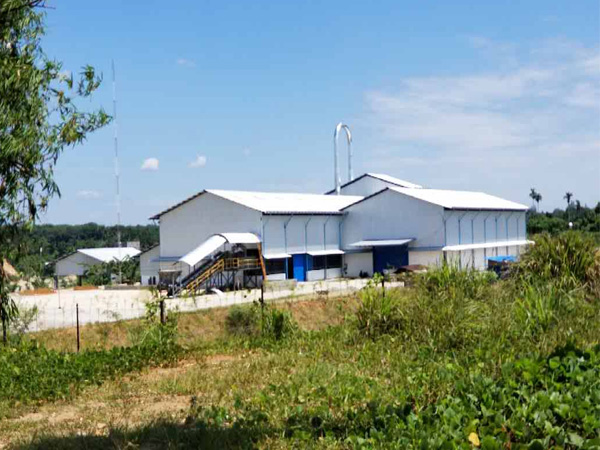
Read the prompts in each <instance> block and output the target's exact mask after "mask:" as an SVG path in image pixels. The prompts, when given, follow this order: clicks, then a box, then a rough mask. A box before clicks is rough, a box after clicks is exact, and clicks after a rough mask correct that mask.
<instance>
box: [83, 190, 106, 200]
mask: <svg viewBox="0 0 600 450" xmlns="http://www.w3.org/2000/svg"><path fill="white" fill-rule="evenodd" d="M101 197H102V194H101V193H100V192H98V191H88V190H81V191H77V198H80V199H82V200H97V199H99V198H101Z"/></svg>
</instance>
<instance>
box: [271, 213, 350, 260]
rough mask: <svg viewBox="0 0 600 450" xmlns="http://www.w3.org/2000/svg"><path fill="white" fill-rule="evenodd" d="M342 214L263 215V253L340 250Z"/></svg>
mask: <svg viewBox="0 0 600 450" xmlns="http://www.w3.org/2000/svg"><path fill="white" fill-rule="evenodd" d="M340 220H342V216H334V215H331V216H324V215H319V216H304V215H297V216H293V215H289V216H263V218H262V221H263V233H262V239H263V253H265V254H269V253H289V254H294V253H307V252H309V251H319V250H332V249H339V248H340V247H339V242H340V238H339V231H340Z"/></svg>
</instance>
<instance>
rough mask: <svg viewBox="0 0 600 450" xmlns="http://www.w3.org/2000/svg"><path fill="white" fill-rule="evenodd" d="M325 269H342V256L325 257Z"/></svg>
mask: <svg viewBox="0 0 600 450" xmlns="http://www.w3.org/2000/svg"><path fill="white" fill-rule="evenodd" d="M327 268H328V269H341V268H342V255H327Z"/></svg>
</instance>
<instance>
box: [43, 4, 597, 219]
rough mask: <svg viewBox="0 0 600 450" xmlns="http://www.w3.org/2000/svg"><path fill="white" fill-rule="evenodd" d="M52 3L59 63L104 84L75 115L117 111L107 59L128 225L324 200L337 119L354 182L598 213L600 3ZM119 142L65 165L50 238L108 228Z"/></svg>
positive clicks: (101, 143)
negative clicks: (219, 201) (233, 194)
mask: <svg viewBox="0 0 600 450" xmlns="http://www.w3.org/2000/svg"><path fill="white" fill-rule="evenodd" d="M50 4H51V5H52V6H53V7H54V9H51V10H49V11H48V17H47V25H48V30H47V36H46V38H45V40H44V43H43V44H44V47H45V50H46V52H47V53H48V55H50V56H52V57H55V58H57V59H59V60H61V61H63V62H64V68H65V69H66V70H72V71H74V72H76V71H78V70H79V68H80V67H81V66H83V65H84V64H91V65H93V66H95V67H96V68H97V69H98V70H100V71H102V72H103V74H104V79H105V83H104V85H103V86H102V87H101V88H100V90H99V92H98V94H97V96H96V97H95V99H94V100H93V102H92V103H89V105H88V104H87V103H86V104H84V105H82V106H84V107H87V106H94V105H103V106H104V107H105V108H106V109H107V110H108V111H110V110H111V108H112V86H111V82H110V79H111V72H110V63H111V59H114V61H115V64H116V68H117V96H118V126H119V148H120V166H121V175H122V178H121V191H122V200H121V203H122V210H123V213H122V218H123V223H128V224H135V223H147V222H148V220H147V218H148V217H149V216H151V215H153V214H154V213H156V212H158V211H160V210H162V209H164V208H166V207H168V206H169V205H171V204H173V203H175V202H178V201H180V200H181V199H183V198H185V197H187V196H189V195H191V194H193V193H195V192H197V191H200V190H202V189H204V188H221V189H246V190H267V191H301V192H323V191H325V190H327V189H330V188H331V187H332V179H333V175H332V172H333V162H332V161H333V156H332V134H333V129H334V127H335V125H336V124H337V123H338V122H339V121H344V122H345V123H348V124H349V125H350V127H351V129H352V132H353V136H354V153H355V158H354V166H355V174H357V175H358V174H360V173H363V172H367V171H371V172H383V173H388V174H390V175H394V176H397V177H399V178H404V179H406V180H410V181H413V182H416V183H419V184H423V185H425V186H428V187H435V188H451V189H464V190H479V191H485V192H488V193H490V194H495V195H499V196H502V197H505V198H508V199H510V200H514V201H520V202H523V203H526V204H529V203H530V200H529V198H528V192H529V189H530V188H531V187H535V188H537V189H538V191H540V192H541V193H542V195H543V201H542V203H541V206H542V209H552V208H554V207H557V206H562V205H563V204H564V200H563V199H562V197H563V195H564V193H565V191H567V190H569V191H572V192H574V193H575V198H577V199H580V200H581V201H582V203H587V204H595V203H596V202H598V201H599V200H600V48H599V46H600V44H599V39H600V37H599V36H600V25H599V18H600V9H599V8H600V7H599V3H598V2H597V1H596V0H590V1H585V0H581V1H577V2H572V1H552V2H548V1H533V0H530V1H527V2H517V1H510V2H509V1H494V2H481V1H470V2H466V1H453V2H446V1H436V2H433V1H424V2H414V1H411V2H409V1H397V0H396V1H374V2H348V1H344V2H342V1H339V2H336V1H328V2H317V1H303V2H283V1H252V2H250V1H237V2H234V1H177V2H158V1H144V2H141V1H133V0H128V1H122V0H121V1H112V0H106V1H103V2H82V1H75V0H63V1H60V2H59V1H57V0H54V1H51V2H50ZM112 135H113V129H112V126H110V127H108V128H106V129H104V130H101V131H100V132H97V133H96V134H94V135H93V136H91V137H90V138H89V139H88V141H87V142H86V143H85V144H84V145H82V146H80V147H77V148H75V149H70V150H68V151H67V152H65V153H64V154H63V156H62V157H61V158H60V160H59V163H58V166H57V170H56V176H57V181H58V183H59V186H60V188H61V191H62V197H61V198H60V199H58V198H57V199H55V200H53V201H52V203H51V204H50V208H49V210H48V212H47V213H46V215H45V216H44V217H43V221H44V222H49V223H84V222H89V221H95V222H98V223H106V224H109V223H114V222H115V221H116V212H115V201H114V198H115V186H114V161H113V142H112ZM341 153H342V160H343V164H342V166H345V160H346V155H345V148H344V147H342V151H341ZM142 167H144V169H142ZM153 169H154V170H153ZM343 175H344V179H345V173H344V172H343Z"/></svg>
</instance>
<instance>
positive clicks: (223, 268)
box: [173, 253, 264, 295]
mask: <svg viewBox="0 0 600 450" xmlns="http://www.w3.org/2000/svg"><path fill="white" fill-rule="evenodd" d="M227 256H228V254H226V253H219V254H218V255H217V257H216V258H214V259H212V260H210V261H208V262H206V263H205V264H203V265H201V266H200V267H198V268H197V269H196V270H194V271H193V272H191V273H190V274H189V275H187V276H186V277H185V278H183V279H182V280H181V282H180V284H179V286H178V287H177V288H176V289H174V290H173V295H177V294H179V293H181V292H182V291H184V290H185V291H188V292H196V291H198V290H199V289H201V288H202V287H203V285H204V286H205V287H206V285H207V284H209V282H211V280H214V278H215V276H216V275H218V274H221V273H223V272H230V273H232V272H235V271H238V270H254V269H261V271H262V269H263V267H264V263H263V262H262V259H261V258H253V257H227ZM232 279H233V278H232V277H228V278H226V279H225V282H227V281H232ZM220 281H221V282H223V280H220ZM213 284H215V285H218V284H219V282H213Z"/></svg>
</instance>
